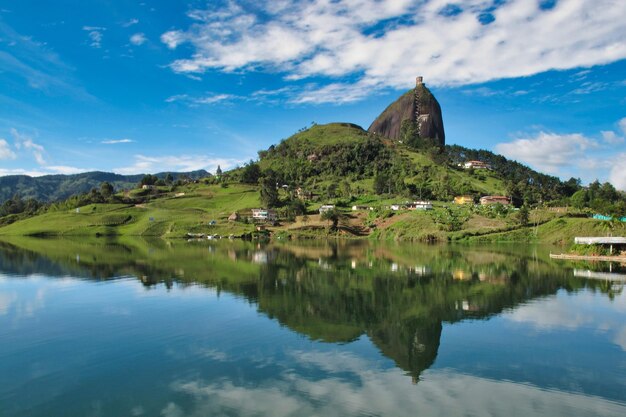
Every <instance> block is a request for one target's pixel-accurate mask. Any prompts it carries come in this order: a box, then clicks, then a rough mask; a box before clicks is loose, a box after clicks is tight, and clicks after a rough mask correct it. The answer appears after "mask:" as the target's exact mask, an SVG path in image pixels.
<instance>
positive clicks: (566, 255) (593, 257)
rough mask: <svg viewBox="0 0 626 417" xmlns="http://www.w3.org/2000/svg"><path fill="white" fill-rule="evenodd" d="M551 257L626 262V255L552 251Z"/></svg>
mask: <svg viewBox="0 0 626 417" xmlns="http://www.w3.org/2000/svg"><path fill="white" fill-rule="evenodd" d="M550 258H551V259H567V260H571V261H602V262H624V263H626V256H600V255H572V254H569V253H561V254H556V253H551V254H550Z"/></svg>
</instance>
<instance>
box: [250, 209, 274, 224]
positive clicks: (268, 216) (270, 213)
mask: <svg viewBox="0 0 626 417" xmlns="http://www.w3.org/2000/svg"><path fill="white" fill-rule="evenodd" d="M252 220H254V221H262V222H268V221H269V222H275V221H276V220H278V214H277V213H276V210H272V209H252Z"/></svg>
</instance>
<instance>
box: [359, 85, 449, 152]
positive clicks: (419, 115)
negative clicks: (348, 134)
mask: <svg viewBox="0 0 626 417" xmlns="http://www.w3.org/2000/svg"><path fill="white" fill-rule="evenodd" d="M405 120H410V121H411V122H412V123H414V124H415V127H416V128H417V132H418V134H419V137H420V138H423V139H432V140H433V141H434V143H436V144H438V145H439V146H444V145H445V144H446V134H445V132H444V129H443V117H442V116H441V106H439V103H438V102H437V99H436V98H435V96H433V94H432V93H431V92H430V90H429V89H428V88H426V85H425V84H424V80H423V78H422V77H417V79H416V83H415V88H414V89H412V90H409V91H407V92H406V93H405V94H403V95H402V96H401V97H400V98H398V99H397V100H396V101H394V102H393V103H391V104H390V105H389V106H388V107H387V108H386V109H385V111H383V112H382V113H381V114H380V116H378V117H377V118H376V120H374V122H373V123H372V125H371V126H370V127H369V129H368V131H369V132H371V133H377V134H379V135H381V136H384V137H386V138H389V139H396V140H397V139H400V128H401V126H402V123H403V122H404V121H405Z"/></svg>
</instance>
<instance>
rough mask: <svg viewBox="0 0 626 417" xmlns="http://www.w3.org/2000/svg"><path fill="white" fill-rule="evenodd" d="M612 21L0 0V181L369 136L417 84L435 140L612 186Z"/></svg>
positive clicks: (318, 5) (172, 163)
mask: <svg viewBox="0 0 626 417" xmlns="http://www.w3.org/2000/svg"><path fill="white" fill-rule="evenodd" d="M266 3H267V4H266ZM624 16H626V2H624V1H621V0H594V1H591V0H567V1H566V0H560V1H555V0H551V1H550V0H543V1H539V0H537V1H535V0H508V1H504V0H489V1H485V0H467V1H459V2H450V1H439V0H422V1H413V0H386V1H384V0H333V1H331V0H306V1H304V0H303V1H295V0H274V1H271V2H254V1H247V0H230V1H187V2H184V1H175V2H174V1H149V0H138V1H132V0H125V1H121V0H118V1H101V0H90V1H88V2H86V1H78V0H58V1H55V2H47V1H41V0H39V1H33V0H20V1H7V0H0V175H9V174H19V173H26V174H31V175H42V174H50V173H74V172H81V171H86V170H104V171H115V172H119V173H141V172H158V171H163V170H191V169H200V168H205V169H207V170H209V171H214V170H215V168H216V166H217V164H220V165H221V166H222V168H228V167H233V166H236V165H238V164H241V163H243V162H245V161H247V160H249V159H250V158H255V157H256V152H257V150H259V149H263V148H267V147H268V146H269V145H271V144H272V143H276V142H278V141H279V140H280V139H282V138H285V137H288V136H290V135H291V134H293V133H294V132H295V131H297V130H298V129H300V128H302V127H304V126H308V125H310V124H311V122H313V121H314V122H317V123H327V122H333V121H347V122H353V123H357V124H360V125H361V126H363V127H364V128H367V127H368V126H369V124H370V123H371V122H372V121H373V120H374V118H375V117H376V116H377V115H378V114H379V113H380V112H381V111H382V110H383V109H384V108H385V107H386V105H387V104H389V103H390V102H391V101H393V100H394V99H395V98H396V97H397V96H398V95H399V94H401V93H402V92H404V91H405V90H406V89H408V88H411V87H412V86H413V85H414V79H415V76H416V75H423V76H424V77H425V82H426V83H427V85H428V86H429V87H430V88H431V90H432V91H433V92H434V93H435V95H436V96H437V98H438V100H439V102H440V103H441V105H442V107H443V112H444V122H445V127H446V137H447V142H448V143H450V144H452V143H456V144H460V145H463V146H467V147H472V148H484V149H489V150H493V151H496V152H499V153H502V154H504V155H505V156H507V157H509V158H512V159H516V160H519V161H521V162H523V163H526V164H528V165H530V166H532V167H534V168H536V169H539V170H541V171H543V172H547V173H550V174H554V175H559V176H561V177H563V178H569V177H570V176H574V177H580V178H582V179H583V181H584V182H589V181H592V180H594V179H596V178H598V179H600V180H601V181H606V180H610V181H611V182H613V183H614V184H615V185H616V186H617V187H618V188H621V189H626V145H625V143H624V137H625V136H626V41H625V40H626V25H625V24H624V21H623V19H624Z"/></svg>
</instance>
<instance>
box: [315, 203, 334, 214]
mask: <svg viewBox="0 0 626 417" xmlns="http://www.w3.org/2000/svg"><path fill="white" fill-rule="evenodd" d="M334 209H335V206H333V205H332V204H324V205H323V206H322V207H320V210H319V212H320V214H322V213H326V212H327V211H331V210H334Z"/></svg>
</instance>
